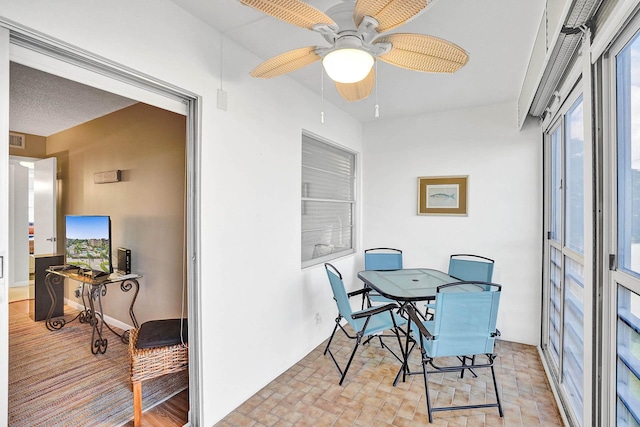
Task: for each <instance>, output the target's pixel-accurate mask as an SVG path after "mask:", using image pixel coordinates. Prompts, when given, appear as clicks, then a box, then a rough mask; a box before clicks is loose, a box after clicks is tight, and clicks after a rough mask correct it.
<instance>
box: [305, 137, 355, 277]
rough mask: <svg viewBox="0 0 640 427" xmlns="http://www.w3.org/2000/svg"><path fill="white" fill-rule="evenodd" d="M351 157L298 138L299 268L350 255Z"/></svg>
mask: <svg viewBox="0 0 640 427" xmlns="http://www.w3.org/2000/svg"><path fill="white" fill-rule="evenodd" d="M355 160H356V159H355V154H354V153H352V152H349V151H346V150H344V149H341V148H339V147H337V146H335V145H331V144H328V143H326V142H324V141H321V140H319V139H317V138H314V137H312V136H310V135H307V134H303V135H302V197H301V200H302V266H303V267H306V266H309V265H314V264H318V263H321V262H325V261H327V260H331V259H334V258H337V257H339V256H342V255H345V254H348V253H352V252H353V225H354V224H353V221H354V206H355V163H356V162H355Z"/></svg>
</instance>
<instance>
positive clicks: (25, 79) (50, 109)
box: [9, 62, 137, 136]
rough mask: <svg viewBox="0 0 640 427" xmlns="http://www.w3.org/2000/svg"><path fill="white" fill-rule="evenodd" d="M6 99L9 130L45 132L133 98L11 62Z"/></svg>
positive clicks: (82, 120)
mask: <svg viewBox="0 0 640 427" xmlns="http://www.w3.org/2000/svg"><path fill="white" fill-rule="evenodd" d="M9 102H10V104H9V129H10V130H11V131H13V132H20V133H28V134H33V135H40V136H49V135H52V134H54V133H57V132H60V131H63V130H66V129H69V128H71V127H74V126H77V125H79V124H82V123H85V122H88V121H90V120H93V119H96V118H98V117H102V116H104V115H106V114H109V113H112V112H114V111H117V110H120V109H122V108H125V107H128V106H130V105H132V104H135V103H136V102H137V101H134V100H131V99H128V98H123V97H121V96H118V95H114V94H112V93H109V92H105V91H103V90H100V89H96V88H93V87H90V86H86V85H83V84H80V83H76V82H73V81H71V80H67V79H64V78H61V77H58V76H54V75H52V74H49V73H45V72H42V71H39V70H35V69H33V68H29V67H26V66H24V65H20V64H17V63H14V62H12V63H11V69H10V97H9Z"/></svg>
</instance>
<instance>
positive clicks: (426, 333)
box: [404, 304, 433, 339]
mask: <svg viewBox="0 0 640 427" xmlns="http://www.w3.org/2000/svg"><path fill="white" fill-rule="evenodd" d="M404 309H405V310H406V312H407V314H408V315H409V319H411V321H412V322H413V323H415V325H416V327H417V328H418V330H419V331H420V333H421V334H422V335H424V336H425V337H426V338H427V339H432V338H433V335H431V332H429V330H428V329H427V328H425V326H424V324H423V323H422V319H420V317H419V316H418V313H416V309H415V308H413V306H411V305H410V304H407V305H406V306H405V308H404ZM416 339H417V338H416Z"/></svg>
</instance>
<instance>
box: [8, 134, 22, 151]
mask: <svg viewBox="0 0 640 427" xmlns="http://www.w3.org/2000/svg"><path fill="white" fill-rule="evenodd" d="M9 148H24V134H21V133H13V132H9Z"/></svg>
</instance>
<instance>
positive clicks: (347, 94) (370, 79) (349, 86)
mask: <svg viewBox="0 0 640 427" xmlns="http://www.w3.org/2000/svg"><path fill="white" fill-rule="evenodd" d="M335 83H336V89H338V93H340V95H341V96H342V97H343V98H344V99H345V100H347V101H349V102H353V101H360V100H361V99H365V98H366V97H368V96H369V95H371V91H372V90H373V86H374V85H375V83H376V73H375V71H374V69H373V68H371V71H369V74H367V77H365V78H364V79H362V80H360V81H359V82H355V83H339V82H335Z"/></svg>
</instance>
